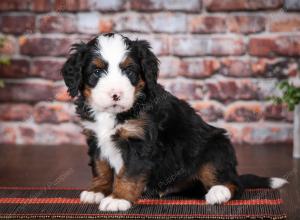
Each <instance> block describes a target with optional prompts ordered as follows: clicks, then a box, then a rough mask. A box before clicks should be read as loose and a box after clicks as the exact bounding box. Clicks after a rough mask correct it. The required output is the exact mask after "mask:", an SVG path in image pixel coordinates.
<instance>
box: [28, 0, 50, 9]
mask: <svg viewBox="0 0 300 220" xmlns="http://www.w3.org/2000/svg"><path fill="white" fill-rule="evenodd" d="M32 9H33V11H35V12H48V11H51V9H52V3H51V0H33V6H32Z"/></svg>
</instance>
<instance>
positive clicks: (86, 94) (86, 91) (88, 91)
mask: <svg viewBox="0 0 300 220" xmlns="http://www.w3.org/2000/svg"><path fill="white" fill-rule="evenodd" d="M91 95H92V90H91V88H90V87H88V86H85V88H84V90H83V96H84V97H85V98H89V97H91Z"/></svg>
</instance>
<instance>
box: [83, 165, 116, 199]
mask: <svg viewBox="0 0 300 220" xmlns="http://www.w3.org/2000/svg"><path fill="white" fill-rule="evenodd" d="M96 171H97V176H96V177H94V178H93V180H92V187H91V188H90V189H89V191H93V192H101V193H103V194H104V195H109V194H110V193H111V192H112V188H113V171H112V168H111V167H110V165H109V164H108V162H107V161H105V160H97V161H96Z"/></svg>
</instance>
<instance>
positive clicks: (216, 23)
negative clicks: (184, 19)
mask: <svg viewBox="0 0 300 220" xmlns="http://www.w3.org/2000/svg"><path fill="white" fill-rule="evenodd" d="M188 30H189V32H192V33H223V32H225V31H226V25H225V18H224V17H220V16H211V15H210V16H203V15H191V16H189V17H188Z"/></svg>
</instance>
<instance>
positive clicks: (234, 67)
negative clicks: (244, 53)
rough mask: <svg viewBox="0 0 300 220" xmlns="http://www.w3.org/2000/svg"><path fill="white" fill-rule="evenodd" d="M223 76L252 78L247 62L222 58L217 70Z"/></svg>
mask: <svg viewBox="0 0 300 220" xmlns="http://www.w3.org/2000/svg"><path fill="white" fill-rule="evenodd" d="M219 72H220V73H222V74H223V75H225V76H233V77H248V76H252V72H251V66H250V62H249V60H244V59H238V58H224V59H222V60H221V68H220V70H219Z"/></svg>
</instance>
